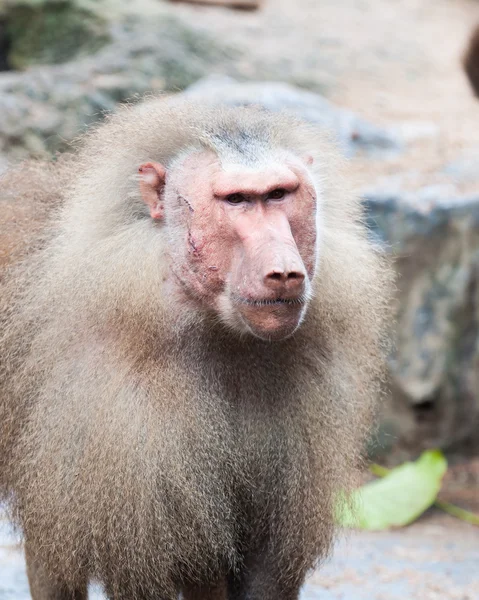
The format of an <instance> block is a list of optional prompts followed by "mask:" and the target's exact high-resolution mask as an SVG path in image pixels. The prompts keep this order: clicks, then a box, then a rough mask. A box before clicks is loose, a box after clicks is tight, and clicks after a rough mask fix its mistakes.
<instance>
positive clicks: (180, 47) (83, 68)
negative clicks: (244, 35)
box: [0, 13, 232, 161]
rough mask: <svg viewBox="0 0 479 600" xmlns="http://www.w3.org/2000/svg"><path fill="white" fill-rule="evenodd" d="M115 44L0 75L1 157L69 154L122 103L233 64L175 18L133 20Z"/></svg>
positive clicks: (119, 28) (115, 34) (227, 50)
mask: <svg viewBox="0 0 479 600" xmlns="http://www.w3.org/2000/svg"><path fill="white" fill-rule="evenodd" d="M111 35H112V42H111V43H109V44H107V45H106V46H105V47H104V48H102V49H101V50H100V51H98V52H97V53H96V54H94V55H92V56H86V57H82V58H78V59H76V60H74V61H70V62H67V63H65V64H58V65H47V66H37V67H33V68H30V69H28V70H27V71H26V72H24V73H23V72H14V71H8V72H4V73H1V74H0V156H1V155H2V154H3V155H6V156H7V157H8V158H9V159H13V160H15V161H16V160H18V159H21V158H24V157H28V156H32V155H33V156H47V155H49V154H51V153H52V152H55V151H58V150H64V149H65V148H67V147H68V145H69V143H70V142H71V141H72V140H73V139H74V138H77V137H78V136H79V135H81V133H83V131H84V130H85V129H86V127H87V126H88V125H90V124H91V123H93V122H95V121H98V120H100V119H102V118H103V117H104V115H105V113H106V112H109V111H112V110H113V109H114V108H115V106H116V105H117V103H118V102H122V101H125V100H128V99H133V98H135V97H136V98H138V96H140V95H143V94H145V93H155V92H156V93H160V92H171V91H173V90H174V91H178V90H180V89H183V88H185V87H186V86H188V85H190V84H192V83H193V82H195V81H197V80H198V79H199V78H201V77H203V76H205V74H206V73H208V72H209V71H211V70H214V69H216V68H220V66H221V65H228V64H229V62H230V60H231V56H232V49H231V47H229V46H226V45H224V44H221V43H220V42H218V41H216V40H213V39H212V38H211V37H210V36H209V35H207V34H201V33H200V32H198V31H196V30H192V29H191V27H189V26H187V25H185V24H184V23H183V22H182V21H181V20H180V19H177V18H175V17H173V16H171V15H169V14H161V13H159V14H153V15H151V17H150V18H149V20H148V22H147V23H146V22H145V19H144V18H143V17H142V18H137V19H135V18H133V17H131V18H129V20H128V22H123V23H121V22H118V23H116V25H115V26H114V27H113V26H112V29H111Z"/></svg>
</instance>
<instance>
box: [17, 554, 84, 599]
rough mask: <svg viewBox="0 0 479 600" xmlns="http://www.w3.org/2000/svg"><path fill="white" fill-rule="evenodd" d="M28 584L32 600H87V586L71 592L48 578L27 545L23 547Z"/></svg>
mask: <svg viewBox="0 0 479 600" xmlns="http://www.w3.org/2000/svg"><path fill="white" fill-rule="evenodd" d="M25 559H26V563H27V575H28V583H29V585H30V593H31V595H32V600H87V598H88V592H87V584H86V582H85V584H84V585H83V586H81V588H79V589H75V590H71V589H68V588H67V587H66V586H64V585H62V584H61V583H59V582H57V581H55V580H53V579H52V578H51V577H49V576H48V575H47V573H46V571H45V569H44V568H43V567H42V566H41V563H40V562H39V561H38V560H36V559H35V558H34V557H33V554H32V552H31V551H30V550H29V548H28V545H26V547H25Z"/></svg>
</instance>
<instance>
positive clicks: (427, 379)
mask: <svg viewBox="0 0 479 600" xmlns="http://www.w3.org/2000/svg"><path fill="white" fill-rule="evenodd" d="M364 203H365V206H366V210H367V216H368V222H369V225H370V229H371V232H372V235H374V236H375V237H376V238H377V239H378V240H379V241H380V242H381V244H383V245H384V246H385V247H386V248H387V249H388V251H389V253H390V254H391V255H392V257H393V258H394V264H395V269H396V271H397V275H398V279H397V299H396V326H395V330H396V344H395V346H396V347H395V350H394V352H393V353H392V356H391V361H390V392H391V393H390V394H389V396H388V399H387V401H386V403H385V406H384V410H383V413H382V414H383V424H382V429H383V433H384V431H385V432H387V436H384V435H383V436H382V438H383V439H382V442H383V444H384V442H385V445H386V446H388V445H391V444H393V443H394V442H395V441H396V440H399V441H400V442H402V444H403V445H404V446H406V447H408V448H411V449H415V450H417V449H419V448H431V447H436V446H440V447H443V448H448V447H454V446H457V445H458V444H460V443H461V442H464V441H466V440H473V438H477V434H478V433H479V285H478V283H479V194H477V195H472V196H469V197H454V196H452V197H451V196H450V195H448V196H446V195H443V194H442V193H441V190H439V189H429V188H424V189H422V190H419V191H417V192H415V193H414V194H412V193H409V194H405V193H403V194H401V193H397V192H392V193H391V192H388V191H387V190H384V191H375V192H369V193H365V195H364ZM388 438H389V439H388Z"/></svg>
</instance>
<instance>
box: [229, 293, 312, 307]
mask: <svg viewBox="0 0 479 600" xmlns="http://www.w3.org/2000/svg"><path fill="white" fill-rule="evenodd" d="M235 300H236V302H238V303H239V304H245V305H246V306H254V307H257V308H261V307H264V306H303V305H304V304H306V297H305V296H299V297H298V298H264V299H253V298H245V297H243V296H237V297H235Z"/></svg>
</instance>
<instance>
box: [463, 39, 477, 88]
mask: <svg viewBox="0 0 479 600" xmlns="http://www.w3.org/2000/svg"><path fill="white" fill-rule="evenodd" d="M464 69H465V71H466V74H467V76H468V78H469V82H470V84H471V86H472V89H473V90H474V94H475V95H476V96H477V97H478V98H479V27H476V29H475V30H474V32H473V34H472V36H471V39H470V41H469V46H468V48H467V50H466V53H465V55H464Z"/></svg>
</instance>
